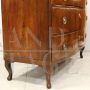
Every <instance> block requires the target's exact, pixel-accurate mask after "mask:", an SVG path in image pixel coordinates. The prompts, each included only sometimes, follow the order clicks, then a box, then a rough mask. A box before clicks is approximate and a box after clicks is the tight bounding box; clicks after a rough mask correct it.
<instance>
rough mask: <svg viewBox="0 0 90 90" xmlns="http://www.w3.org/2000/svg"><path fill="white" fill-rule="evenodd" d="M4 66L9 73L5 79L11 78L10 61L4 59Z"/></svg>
mask: <svg viewBox="0 0 90 90" xmlns="http://www.w3.org/2000/svg"><path fill="white" fill-rule="evenodd" d="M5 67H6V69H7V71H8V73H9V75H8V77H7V80H9V81H10V80H12V68H11V62H10V61H5Z"/></svg>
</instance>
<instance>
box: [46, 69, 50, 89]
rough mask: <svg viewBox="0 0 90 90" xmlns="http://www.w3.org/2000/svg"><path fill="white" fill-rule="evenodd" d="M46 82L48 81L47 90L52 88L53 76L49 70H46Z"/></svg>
mask: <svg viewBox="0 0 90 90" xmlns="http://www.w3.org/2000/svg"><path fill="white" fill-rule="evenodd" d="M46 81H47V88H48V89H50V88H51V74H50V72H49V70H46Z"/></svg>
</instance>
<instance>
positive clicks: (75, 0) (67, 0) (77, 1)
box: [51, 0, 86, 7]
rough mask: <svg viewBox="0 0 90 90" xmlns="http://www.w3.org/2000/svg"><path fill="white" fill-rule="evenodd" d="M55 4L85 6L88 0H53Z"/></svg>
mask: <svg viewBox="0 0 90 90" xmlns="http://www.w3.org/2000/svg"><path fill="white" fill-rule="evenodd" d="M51 3H52V4H54V5H68V6H78V7H85V3H86V0H51Z"/></svg>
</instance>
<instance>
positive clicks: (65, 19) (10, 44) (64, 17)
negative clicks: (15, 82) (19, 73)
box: [1, 0, 86, 89]
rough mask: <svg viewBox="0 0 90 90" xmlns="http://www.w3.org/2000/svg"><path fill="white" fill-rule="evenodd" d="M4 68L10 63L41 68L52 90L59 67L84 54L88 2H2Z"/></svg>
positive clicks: (16, 0)
mask: <svg viewBox="0 0 90 90" xmlns="http://www.w3.org/2000/svg"><path fill="white" fill-rule="evenodd" d="M1 3H2V24H3V48H4V60H5V66H6V69H7V71H8V73H9V80H11V79H12V69H11V62H20V63H29V64H36V65H39V66H41V67H42V68H43V69H44V71H45V74H46V81H47V88H48V89H50V88H51V79H50V78H51V74H52V73H53V72H54V69H53V68H54V66H55V65H56V64H57V63H60V62H62V61H64V60H65V59H66V58H69V57H71V56H72V55H74V54H75V53H76V52H77V51H80V56H81V57H82V52H83V50H84V47H85V45H84V42H85V39H86V31H85V26H86V25H85V23H86V12H85V6H86V5H85V4H86V0H1Z"/></svg>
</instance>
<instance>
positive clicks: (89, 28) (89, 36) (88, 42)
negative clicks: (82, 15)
mask: <svg viewBox="0 0 90 90" xmlns="http://www.w3.org/2000/svg"><path fill="white" fill-rule="evenodd" d="M86 10H87V16H88V20H87V24H86V33H87V39H86V50H87V51H89V50H90V0H88V4H87V8H86ZM1 17H2V16H1V0H0V32H1V31H2V21H1V20H2V19H1ZM0 40H1V39H0Z"/></svg>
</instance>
